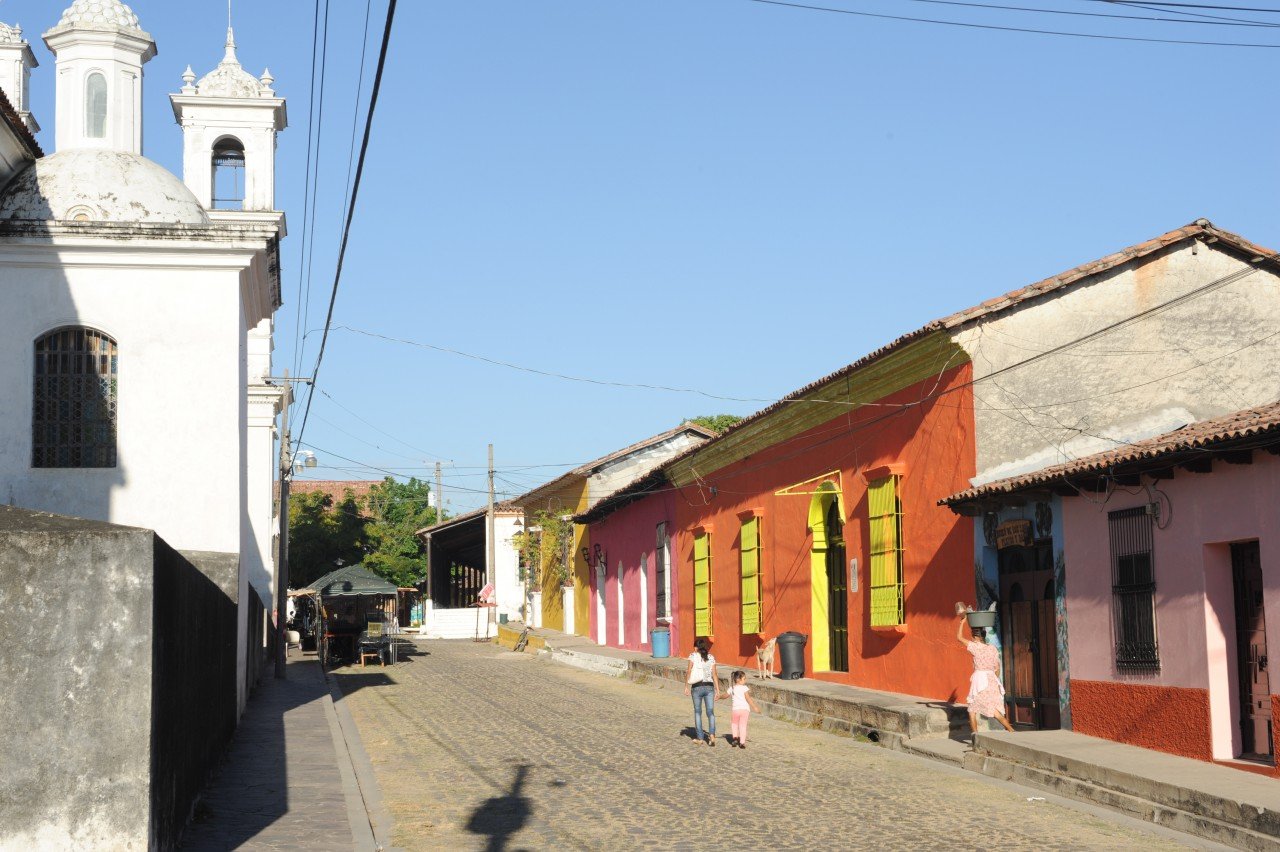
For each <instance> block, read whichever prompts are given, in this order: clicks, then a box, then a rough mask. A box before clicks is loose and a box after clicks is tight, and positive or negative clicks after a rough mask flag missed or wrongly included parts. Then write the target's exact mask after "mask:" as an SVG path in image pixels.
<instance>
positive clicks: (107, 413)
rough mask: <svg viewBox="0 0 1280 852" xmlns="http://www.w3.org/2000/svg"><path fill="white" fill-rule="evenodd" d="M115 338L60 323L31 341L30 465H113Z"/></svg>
mask: <svg viewBox="0 0 1280 852" xmlns="http://www.w3.org/2000/svg"><path fill="white" fill-rule="evenodd" d="M118 361H119V356H118V353H117V350H116V342H115V341H114V340H112V339H111V338H110V337H107V336H106V335H105V334H103V333H102V332H100V331H94V330H93V329H91V328H60V329H58V330H56V331H53V332H50V333H49V334H46V335H45V336H44V337H42V338H40V339H39V340H37V341H36V343H35V375H34V382H33V384H32V388H33V393H32V417H31V466H32V467H115V466H116V394H117V387H116V373H117V370H118V367H119V364H118Z"/></svg>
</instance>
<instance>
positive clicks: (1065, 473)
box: [939, 402, 1280, 506]
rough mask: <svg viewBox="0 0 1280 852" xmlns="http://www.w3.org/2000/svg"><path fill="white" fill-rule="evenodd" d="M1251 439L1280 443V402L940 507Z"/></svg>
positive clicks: (991, 485)
mask: <svg viewBox="0 0 1280 852" xmlns="http://www.w3.org/2000/svg"><path fill="white" fill-rule="evenodd" d="M1246 438H1259V439H1263V440H1261V441H1260V443H1259V445H1260V446H1266V445H1271V444H1278V443H1280V402H1273V403H1271V404H1269V405H1263V406H1260V407H1258V408H1247V409H1245V410H1244V411H1237V412H1234V413H1232V414H1227V415H1224V416H1222V417H1214V418H1212V419H1209V420H1200V421H1198V422H1196V423H1189V424H1187V425H1186V426H1183V427H1182V428H1181V429H1175V430H1173V431H1172V432H1166V433H1164V434H1163V435H1157V436H1156V437H1154V438H1147V439H1145V440H1142V441H1135V442H1134V443H1132V444H1126V445H1124V446H1122V447H1117V448H1115V449H1114V450H1107V451H1105V452H1101V453H1095V454H1093V455H1091V456H1085V457H1083V458H1079V459H1075V460H1074V461H1069V462H1063V463H1062V464H1056V465H1053V466H1052V467H1046V468H1042V469H1041V470H1037V471H1034V472H1032V473H1024V474H1021V475H1020V476H1010V477H1008V478H1006V479H998V480H996V481H995V482H988V483H987V484H985V485H980V486H977V487H976V488H970V489H967V490H965V491H961V492H960V493H959V494H953V495H952V496H950V497H948V498H946V499H945V500H941V501H939V505H945V506H955V505H957V504H960V503H966V502H969V501H972V500H979V499H982V498H984V497H995V496H998V495H1001V494H1012V493H1015V492H1017V491H1021V490H1023V489H1026V488H1034V487H1037V486H1044V485H1051V484H1053V483H1055V482H1059V483H1065V482H1067V481H1069V480H1070V479H1071V477H1073V476H1081V475H1085V474H1093V473H1107V472H1113V471H1115V470H1116V469H1117V468H1120V467H1127V468H1129V472H1133V470H1132V468H1134V467H1135V466H1137V467H1141V466H1143V463H1145V462H1159V461H1162V460H1165V459H1167V458H1168V457H1169V456H1174V455H1177V454H1185V453H1188V452H1195V451H1205V450H1211V449H1213V448H1215V447H1217V446H1218V445H1221V444H1224V443H1227V442H1237V441H1240V440H1242V439H1246Z"/></svg>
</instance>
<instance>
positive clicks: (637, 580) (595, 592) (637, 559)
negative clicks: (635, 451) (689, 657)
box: [575, 470, 678, 653]
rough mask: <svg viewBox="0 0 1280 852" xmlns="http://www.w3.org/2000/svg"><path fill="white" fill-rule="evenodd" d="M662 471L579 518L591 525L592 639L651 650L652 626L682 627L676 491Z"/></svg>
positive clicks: (656, 472)
mask: <svg viewBox="0 0 1280 852" xmlns="http://www.w3.org/2000/svg"><path fill="white" fill-rule="evenodd" d="M665 485H666V480H665V478H664V477H663V475H662V472H661V470H655V471H653V472H652V473H650V474H647V475H646V476H644V477H643V478H642V479H640V480H638V481H637V482H634V483H632V484H631V485H629V486H627V487H626V488H625V489H623V490H622V491H620V492H618V494H617V495H615V496H614V497H610V498H606V499H605V500H603V501H601V502H600V503H599V504H597V505H596V506H595V507H594V508H593V509H592V510H591V511H589V512H587V513H585V514H583V515H579V516H578V517H577V518H575V520H576V521H578V522H579V523H589V524H590V525H591V558H590V560H589V561H590V565H591V571H590V575H589V576H590V578H591V638H592V639H594V640H595V641H596V642H597V643H599V644H601V645H608V646H609V647H612V648H626V649H628V650H632V651H644V652H646V653H648V652H652V650H653V648H652V645H651V644H650V642H651V637H650V631H651V630H653V629H654V628H657V627H669V628H670V630H671V632H672V635H671V639H672V642H673V644H672V645H671V646H670V647H673V648H674V647H678V646H676V645H675V644H674V642H675V640H676V639H677V638H678V636H677V630H678V628H677V626H676V625H675V624H674V623H673V622H674V618H673V617H672V614H673V613H674V612H675V611H676V599H675V596H676V595H677V594H678V592H677V588H678V584H677V583H676V582H674V578H673V574H674V571H675V568H674V565H673V562H672V557H673V554H675V553H677V552H678V551H677V549H676V541H675V538H676V523H675V511H676V507H675V502H674V501H675V499H676V493H675V492H674V491H672V490H671V489H670V488H669V487H664V486H665Z"/></svg>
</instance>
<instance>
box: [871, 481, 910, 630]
mask: <svg viewBox="0 0 1280 852" xmlns="http://www.w3.org/2000/svg"><path fill="white" fill-rule="evenodd" d="M898 480H899V477H898V476H896V475H894V476H886V477H884V478H882V479H876V480H873V481H872V482H870V483H868V485H867V514H868V516H869V520H870V526H871V583H870V586H871V626H872V627H892V626H895V625H898V624H905V623H906V617H905V616H906V614H905V610H904V607H903V597H904V595H903V591H904V588H905V583H904V581H903V575H902V498H901V496H900V495H899V494H898Z"/></svg>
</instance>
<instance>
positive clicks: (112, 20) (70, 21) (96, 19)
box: [54, 0, 142, 32]
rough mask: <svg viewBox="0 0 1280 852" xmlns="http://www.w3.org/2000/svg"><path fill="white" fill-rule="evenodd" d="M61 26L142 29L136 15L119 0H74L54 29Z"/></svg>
mask: <svg viewBox="0 0 1280 852" xmlns="http://www.w3.org/2000/svg"><path fill="white" fill-rule="evenodd" d="M62 27H72V28H82V29H95V30H96V29H122V30H137V31H139V32H141V31H142V25H141V24H139V23H138V16H137V15H135V14H133V10H132V9H130V8H129V7H128V6H126V5H125V4H123V3H121V2H120V0H76V1H75V2H74V3H72V4H71V5H70V6H69V7H68V8H67V11H65V12H63V13H62V19H61V20H59V21H58V26H56V27H54V29H61V28H62Z"/></svg>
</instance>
